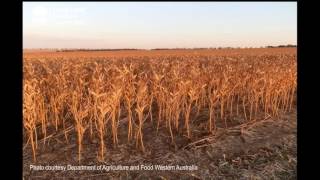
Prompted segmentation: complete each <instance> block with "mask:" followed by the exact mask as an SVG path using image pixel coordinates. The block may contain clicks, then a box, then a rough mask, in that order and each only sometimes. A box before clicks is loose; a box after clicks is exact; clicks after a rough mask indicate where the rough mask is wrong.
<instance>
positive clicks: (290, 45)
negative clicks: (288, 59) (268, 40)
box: [267, 44, 297, 48]
mask: <svg viewBox="0 0 320 180" xmlns="http://www.w3.org/2000/svg"><path fill="white" fill-rule="evenodd" d="M283 47H297V45H292V44H288V45H279V46H267V48H283Z"/></svg>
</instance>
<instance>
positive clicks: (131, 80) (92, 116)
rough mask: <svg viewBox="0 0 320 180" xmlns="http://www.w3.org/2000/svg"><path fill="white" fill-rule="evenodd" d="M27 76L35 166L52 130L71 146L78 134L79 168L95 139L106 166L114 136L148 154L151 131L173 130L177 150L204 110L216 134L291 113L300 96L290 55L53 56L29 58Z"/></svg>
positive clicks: (26, 112) (27, 123) (26, 111)
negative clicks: (87, 143) (147, 128)
mask: <svg viewBox="0 0 320 180" xmlns="http://www.w3.org/2000/svg"><path fill="white" fill-rule="evenodd" d="M23 73H24V76H23V95H24V98H23V118H24V120H23V123H24V129H25V130H26V132H27V133H26V134H27V139H29V140H28V142H30V143H29V144H30V145H31V148H32V152H33V158H34V160H36V151H37V144H38V143H37V142H38V139H39V138H41V139H44V140H45V139H46V136H47V135H48V134H50V133H52V132H51V131H50V129H54V130H55V131H63V132H64V133H65V137H66V142H67V143H69V142H68V135H67V129H68V128H67V124H69V125H71V126H72V127H74V128H75V130H76V132H77V133H76V134H77V142H76V143H77V144H78V160H79V162H80V160H81V152H82V149H83V148H85V147H83V146H82V142H83V139H84V138H93V137H95V136H96V137H99V140H100V142H99V149H98V150H97V151H98V159H100V160H102V161H103V160H104V159H105V153H106V150H107V148H106V141H107V137H106V136H107V135H108V134H110V136H111V137H112V141H111V142H110V143H111V144H113V145H114V146H117V145H118V144H119V143H126V142H127V143H130V142H134V143H135V144H136V147H137V148H138V149H140V150H141V151H142V152H145V151H146V147H145V144H144V136H143V134H144V124H145V123H149V122H150V123H151V124H153V125H154V126H155V129H156V131H159V130H160V129H162V128H165V129H167V132H168V135H169V136H170V139H171V141H172V142H174V141H175V136H180V135H185V136H186V137H188V138H192V137H193V127H194V126H195V124H197V121H198V119H197V117H198V115H199V113H200V112H201V111H202V110H206V109H207V110H208V111H204V112H207V121H206V129H207V131H208V133H213V132H214V131H215V129H216V128H217V127H218V126H219V127H221V128H227V127H229V126H230V125H231V124H232V123H231V119H233V118H235V117H238V118H240V119H244V121H241V122H239V123H244V122H248V121H254V120H256V119H259V117H260V116H261V115H263V116H265V117H267V116H269V115H271V116H279V115H281V114H282V113H283V112H287V111H291V110H292V105H293V104H294V103H295V93H296V55H295V54H290V53H287V54H280V55H279V54H262V55H261V54H258V55H256V54H254V53H252V54H239V55H230V56H222V55H219V56H217V55H181V54H179V55H168V56H163V55H161V56H128V57H101V56H99V57H87V56H83V57H81V56H66V57H58V56H57V57H54V56H53V57H50V56H48V57H47V58H25V60H24V66H23ZM70 115H71V116H70ZM153 115H154V116H153ZM120 117H126V118H125V119H127V128H126V129H127V132H126V133H127V141H126V142H120V141H119V137H118V130H119V126H120V124H121V123H120V121H123V118H120ZM153 118H155V121H154V119H153ZM153 122H154V123H153ZM221 124H223V126H221ZM38 127H39V128H38ZM49 131H50V132H49ZM40 136H41V137H40ZM44 143H45V141H44ZM70 143H75V142H70Z"/></svg>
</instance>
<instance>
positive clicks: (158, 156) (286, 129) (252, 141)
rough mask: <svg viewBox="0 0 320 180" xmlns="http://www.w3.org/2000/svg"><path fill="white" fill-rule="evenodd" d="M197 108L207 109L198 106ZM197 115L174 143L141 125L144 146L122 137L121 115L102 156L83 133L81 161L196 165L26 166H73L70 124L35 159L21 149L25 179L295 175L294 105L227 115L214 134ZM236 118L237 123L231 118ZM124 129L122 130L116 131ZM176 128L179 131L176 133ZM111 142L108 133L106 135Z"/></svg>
mask: <svg viewBox="0 0 320 180" xmlns="http://www.w3.org/2000/svg"><path fill="white" fill-rule="evenodd" d="M202 114H207V113H206V112H202ZM201 119H203V122H205V120H206V119H207V117H205V116H202V115H201V114H200V115H199V116H198V117H197V122H199V123H198V124H196V123H195V124H196V125H197V127H193V128H192V129H193V132H192V133H193V136H192V138H191V139H189V140H188V139H187V138H186V137H184V136H183V135H182V134H181V135H176V136H175V143H171V138H170V136H169V133H168V132H167V130H166V128H165V127H162V128H160V130H159V132H158V134H156V131H155V129H154V125H153V123H155V122H149V123H146V125H145V126H144V143H145V148H146V152H145V153H142V152H140V151H139V150H137V149H136V148H135V144H134V143H127V140H126V132H127V131H126V121H125V118H124V119H122V120H121V121H120V122H121V123H120V126H119V128H120V130H119V145H118V146H117V147H113V146H112V145H111V144H107V152H106V156H105V157H106V159H105V162H99V161H97V151H98V148H99V141H98V138H97V137H93V138H92V139H90V138H86V139H85V140H84V143H83V151H82V159H81V164H80V165H87V166H90V165H123V166H124V165H127V166H133V165H172V166H176V165H180V166H183V165H188V166H191V165H193V167H195V166H197V170H190V171H189V170H164V171H161V170H135V171H121V170H111V171H106V170H100V171H99V170H95V171H89V170H79V171H73V170H68V171H61V170H56V171H50V170H42V171H35V170H30V165H42V166H46V165H62V166H67V165H74V166H78V165H79V162H78V147H77V144H76V143H75V142H76V134H75V132H74V130H72V129H71V130H70V132H69V136H68V137H69V142H70V143H69V144H68V143H67V142H66V140H65V138H64V135H63V134H61V132H57V133H53V134H51V136H50V137H49V138H48V139H47V141H46V145H44V144H43V142H42V141H39V147H38V151H37V162H33V159H32V151H31V146H30V145H25V143H24V150H23V177H24V179H296V172H297V169H296V165H297V150H296V149H297V141H296V134H297V115H296V111H294V112H290V113H286V114H283V115H281V116H279V117H278V118H270V117H269V118H268V117H267V118H264V119H262V120H260V121H257V122H255V123H246V124H245V125H242V126H241V125H237V124H239V121H240V120H238V121H237V120H232V121H230V122H229V127H228V128H227V129H225V128H224V127H223V125H222V124H221V125H218V128H217V131H216V132H215V134H213V135H209V134H205V133H203V132H204V131H203V128H205V127H204V126H203V124H202V120H201ZM235 121H237V122H238V123H234V124H232V122H235ZM121 132H123V133H121ZM177 134H178V133H177ZM108 138H109V141H108V142H111V137H108Z"/></svg>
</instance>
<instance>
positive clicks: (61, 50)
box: [40, 44, 297, 52]
mask: <svg viewBox="0 0 320 180" xmlns="http://www.w3.org/2000/svg"><path fill="white" fill-rule="evenodd" d="M285 47H297V45H292V44H288V45H279V46H264V47H260V48H285ZM246 48H253V47H242V48H241V47H209V48H154V49H151V50H156V51H161V50H204V49H208V50H210V49H246ZM48 49H49V48H47V50H48ZM40 50H41V48H40ZM49 50H54V49H49ZM129 50H130V51H133V50H134V51H135V50H145V49H135V48H122V49H86V48H79V49H57V50H56V51H57V52H75V51H129Z"/></svg>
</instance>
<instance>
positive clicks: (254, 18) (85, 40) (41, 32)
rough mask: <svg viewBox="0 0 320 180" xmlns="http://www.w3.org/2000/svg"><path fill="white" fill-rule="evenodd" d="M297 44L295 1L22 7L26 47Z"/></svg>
mask: <svg viewBox="0 0 320 180" xmlns="http://www.w3.org/2000/svg"><path fill="white" fill-rule="evenodd" d="M280 44H297V3H296V2H263V3H262V2H197V3H196V2H118V3H116V2H61V3H60V2H46V3H44V2H23V47H24V48H145V49H150V48H194V47H223V46H231V47H260V46H266V45H280Z"/></svg>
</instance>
